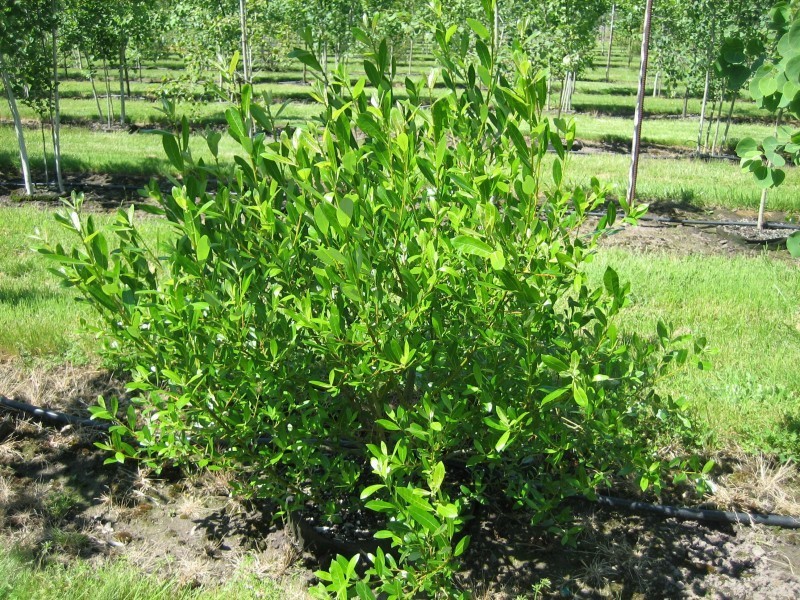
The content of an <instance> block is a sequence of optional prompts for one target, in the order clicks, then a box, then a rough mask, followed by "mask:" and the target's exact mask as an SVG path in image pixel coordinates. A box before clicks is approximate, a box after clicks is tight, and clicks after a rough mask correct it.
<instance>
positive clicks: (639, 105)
mask: <svg viewBox="0 0 800 600" xmlns="http://www.w3.org/2000/svg"><path fill="white" fill-rule="evenodd" d="M652 15H653V0H647V4H646V5H645V9H644V27H643V31H642V58H641V61H640V64H639V90H638V92H637V95H636V113H635V114H634V117H633V143H632V144H631V169H630V173H629V174H628V205H629V206H630V205H633V202H634V200H635V199H636V180H637V178H638V175H639V150H640V148H639V147H640V144H641V140H642V120H643V113H644V93H645V87H646V85H647V59H648V58H649V55H650V21H651V18H652Z"/></svg>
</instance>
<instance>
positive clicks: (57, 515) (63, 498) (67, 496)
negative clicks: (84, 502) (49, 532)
mask: <svg viewBox="0 0 800 600" xmlns="http://www.w3.org/2000/svg"><path fill="white" fill-rule="evenodd" d="M80 503H81V498H80V496H79V495H78V494H76V493H75V492H73V491H71V490H66V489H65V490H57V491H55V492H51V493H50V494H48V495H47V496H46V498H45V500H44V510H45V515H46V517H47V518H48V519H49V520H50V521H51V522H54V523H60V522H61V521H63V520H64V519H65V518H66V517H67V515H68V514H69V513H70V512H71V511H73V510H74V509H75V508H76V506H78V505H79V504H80Z"/></svg>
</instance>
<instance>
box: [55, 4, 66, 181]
mask: <svg viewBox="0 0 800 600" xmlns="http://www.w3.org/2000/svg"><path fill="white" fill-rule="evenodd" d="M55 11H56V2H55V0H53V13H54V14H55ZM53 162H54V163H55V165H56V183H58V192H59V193H60V194H63V193H64V178H63V177H62V175H61V98H60V95H59V93H58V22H57V21H54V24H53Z"/></svg>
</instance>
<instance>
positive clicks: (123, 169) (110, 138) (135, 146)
mask: <svg viewBox="0 0 800 600" xmlns="http://www.w3.org/2000/svg"><path fill="white" fill-rule="evenodd" d="M25 134H26V143H27V147H28V156H29V158H30V161H31V168H32V170H33V172H34V173H36V174H37V175H39V176H41V175H42V174H43V173H44V166H43V165H44V155H43V152H42V145H41V141H40V139H39V138H38V136H37V135H36V134H37V132H36V131H35V130H33V129H26V131H25ZM0 148H2V150H0V171H2V170H3V169H6V170H17V171H18V170H19V169H20V166H19V153H18V152H17V151H16V137H15V134H14V129H13V128H12V127H10V126H0ZM61 148H62V165H63V172H64V175H65V176H67V177H68V176H70V175H74V174H85V173H99V174H109V175H139V176H154V177H164V176H165V175H167V174H171V173H172V172H173V169H172V168H171V167H170V164H169V161H168V160H167V156H166V154H165V153H164V148H163V145H162V141H161V136H160V135H155V134H148V133H141V132H140V133H135V134H130V133H128V132H127V131H124V130H117V131H95V130H90V129H86V128H84V127H71V126H65V127H63V128H62V132H61ZM190 148H191V151H192V156H193V157H194V158H195V159H196V160H197V159H200V158H202V159H203V160H204V161H206V162H213V160H214V159H213V157H212V155H211V152H210V151H209V149H208V145H207V144H206V142H205V140H204V139H203V137H202V135H201V134H199V133H197V134H195V135H192V137H191V141H190ZM235 150H236V143H235V142H234V141H233V140H232V139H231V138H230V137H228V136H224V137H223V139H222V140H221V141H220V145H219V157H220V160H223V161H225V160H227V161H232V160H233V155H234V152H235ZM47 154H48V160H49V161H50V174H51V176H52V174H53V171H52V150H51V149H50V147H49V145H48V147H47ZM19 179H20V180H21V176H20V178H19Z"/></svg>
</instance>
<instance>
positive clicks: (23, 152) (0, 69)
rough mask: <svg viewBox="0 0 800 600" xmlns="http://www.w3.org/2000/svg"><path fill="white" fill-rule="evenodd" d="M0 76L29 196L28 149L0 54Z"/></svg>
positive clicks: (31, 184)
mask: <svg viewBox="0 0 800 600" xmlns="http://www.w3.org/2000/svg"><path fill="white" fill-rule="evenodd" d="M0 76H2V79H3V87H4V88H6V96H7V97H8V108H9V110H10V111H11V117H12V119H13V120H14V131H15V133H16V134H17V146H18V147H19V162H20V163H21V164H22V180H23V181H24V183H25V193H26V194H27V195H28V196H31V195H33V182H32V181H31V166H30V163H29V161H28V149H27V147H26V146H25V134H24V133H23V130H22V120H21V119H20V118H19V110H18V109H17V99H16V98H15V97H14V90H12V89H11V81H10V80H9V78H8V73H6V70H5V66H4V65H3V57H2V56H0Z"/></svg>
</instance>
